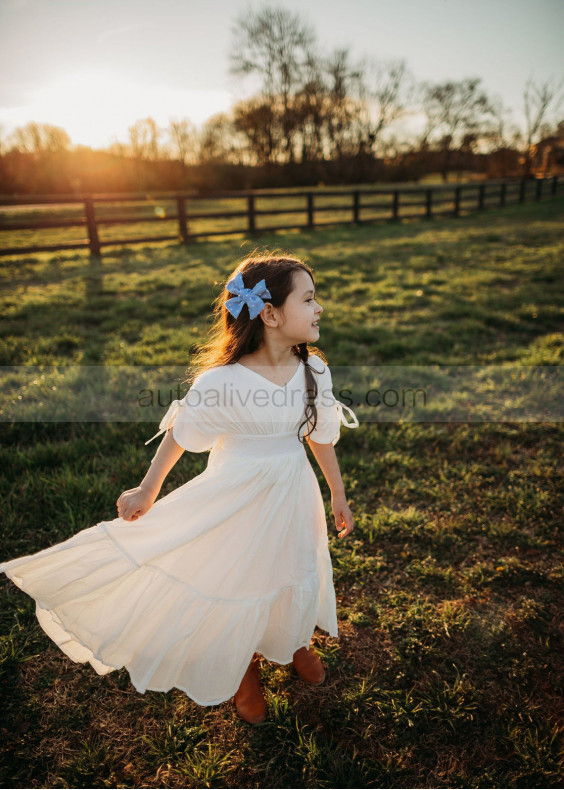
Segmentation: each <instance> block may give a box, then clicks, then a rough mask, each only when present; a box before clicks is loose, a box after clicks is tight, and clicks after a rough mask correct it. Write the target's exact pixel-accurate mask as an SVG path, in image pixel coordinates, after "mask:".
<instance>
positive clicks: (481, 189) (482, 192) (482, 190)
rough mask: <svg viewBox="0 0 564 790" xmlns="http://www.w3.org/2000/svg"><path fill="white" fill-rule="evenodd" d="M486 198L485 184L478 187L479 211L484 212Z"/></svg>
mask: <svg viewBox="0 0 564 790" xmlns="http://www.w3.org/2000/svg"><path fill="white" fill-rule="evenodd" d="M485 196H486V186H485V184H480V186H479V187H478V211H482V210H483V208H484V198H485Z"/></svg>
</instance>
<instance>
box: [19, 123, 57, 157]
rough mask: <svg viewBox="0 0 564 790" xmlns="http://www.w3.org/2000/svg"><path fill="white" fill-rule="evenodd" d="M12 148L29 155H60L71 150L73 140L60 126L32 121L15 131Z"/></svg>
mask: <svg viewBox="0 0 564 790" xmlns="http://www.w3.org/2000/svg"><path fill="white" fill-rule="evenodd" d="M10 143H11V147H12V148H14V149H16V150H17V151H21V152H22V153H28V154H44V153H52V154H56V153H60V152H61V151H67V150H68V149H69V148H70V145H71V140H70V137H69V136H68V134H67V133H66V132H65V130H64V129H62V128H61V127H60V126H52V125H51V124H48V123H35V122H34V121H31V122H30V123H28V124H26V125H25V126H20V127H18V128H17V129H15V130H14V132H13V133H12V135H11V136H10Z"/></svg>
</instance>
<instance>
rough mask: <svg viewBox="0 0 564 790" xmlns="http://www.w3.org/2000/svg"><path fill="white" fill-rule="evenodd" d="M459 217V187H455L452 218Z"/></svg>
mask: <svg viewBox="0 0 564 790" xmlns="http://www.w3.org/2000/svg"><path fill="white" fill-rule="evenodd" d="M459 215H460V187H456V188H455V190H454V216H455V217H458V216H459Z"/></svg>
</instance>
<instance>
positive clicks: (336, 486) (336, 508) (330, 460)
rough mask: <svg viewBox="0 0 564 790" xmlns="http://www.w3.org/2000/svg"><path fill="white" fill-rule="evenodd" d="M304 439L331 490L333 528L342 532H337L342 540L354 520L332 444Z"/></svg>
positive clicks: (350, 529) (349, 531)
mask: <svg viewBox="0 0 564 790" xmlns="http://www.w3.org/2000/svg"><path fill="white" fill-rule="evenodd" d="M306 439H307V442H308V444H309V446H310V447H311V450H312V452H313V454H314V456H315V459H316V461H317V463H318V464H319V466H320V469H321V471H322V472H323V475H324V477H325V479H326V480H327V483H328V485H329V488H330V489H331V507H332V509H333V515H334V517H335V526H336V527H337V529H341V530H342V531H341V532H339V537H340V538H344V537H346V536H347V535H348V534H349V533H351V532H352V531H353V527H354V519H353V516H352V513H351V510H350V508H349V505H348V503H347V497H346V494H345V486H344V484H343V479H342V477H341V470H340V469H339V462H338V461H337V455H336V453H335V448H334V446H333V445H332V444H317V443H316V442H313V441H312V440H311V439H309V438H308V437H307V436H306Z"/></svg>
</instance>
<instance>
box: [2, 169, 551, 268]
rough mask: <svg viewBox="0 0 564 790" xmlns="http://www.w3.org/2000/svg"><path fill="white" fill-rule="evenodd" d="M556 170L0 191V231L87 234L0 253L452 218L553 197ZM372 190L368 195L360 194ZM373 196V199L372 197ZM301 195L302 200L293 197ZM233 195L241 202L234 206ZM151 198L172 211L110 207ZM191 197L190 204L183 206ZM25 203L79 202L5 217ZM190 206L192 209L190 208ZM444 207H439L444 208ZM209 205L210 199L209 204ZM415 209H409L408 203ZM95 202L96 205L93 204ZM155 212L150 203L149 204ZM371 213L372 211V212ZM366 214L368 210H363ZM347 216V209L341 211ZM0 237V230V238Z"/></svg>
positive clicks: (7, 248)
mask: <svg viewBox="0 0 564 790" xmlns="http://www.w3.org/2000/svg"><path fill="white" fill-rule="evenodd" d="M563 182H564V179H562V177H560V178H559V177H558V176H553V177H551V178H544V179H532V180H526V179H523V180H520V181H519V180H506V181H487V182H484V181H482V182H478V183H469V184H458V185H439V186H429V187H424V186H417V185H414V186H404V187H398V188H390V187H372V188H367V189H364V188H362V189H353V190H350V189H349V190H336V189H335V190H325V189H323V190H317V191H313V190H302V191H287V192H280V191H278V192H268V191H265V192H258V191H253V192H216V193H214V194H213V195H208V196H206V197H202V196H196V195H192V194H189V193H178V192H173V193H170V192H158V193H152V194H150V195H146V194H141V193H136V192H129V193H120V194H96V195H77V194H75V195H37V196H25V197H21V196H0V232H10V231H12V232H17V231H28V230H32V231H41V230H53V229H61V228H84V229H85V230H86V231H87V234H88V238H87V239H86V238H82V239H78V240H75V241H57V242H56V243H53V244H33V245H30V246H0V255H18V254H24V253H33V252H51V251H56V250H69V249H89V250H90V253H91V254H92V255H97V256H99V255H101V249H102V247H104V246H116V245H117V246H121V245H129V244H139V243H147V242H160V241H179V242H181V243H183V244H189V243H190V242H192V241H195V240H197V239H201V238H210V237H213V236H225V235H237V234H241V233H242V234H250V235H254V234H256V233H260V232H269V231H274V230H293V229H311V228H315V227H326V226H329V225H346V224H355V225H360V224H363V223H373V222H390V221H392V222H397V221H401V220H403V219H432V218H433V217H437V216H452V217H458V216H460V215H461V213H462V212H464V213H467V212H470V211H483V210H485V209H488V208H494V207H495V208H498V207H503V206H506V205H509V204H511V203H513V204H515V203H525V202H528V201H530V200H542V199H543V198H548V197H555V196H556V195H558V194H560V193H561V192H562V191H563ZM375 196H376V202H367V199H370V198H371V197H372V198H374V197H375ZM334 197H338V198H341V200H342V201H343V200H344V201H345V202H341V203H338V204H331V205H322V204H321V203H322V201H324V200H325V199H326V198H334ZM378 198H379V199H378ZM273 200H274V201H278V205H280V203H281V202H282V201H284V200H291V201H292V205H288V206H286V207H281V208H280V207H268V208H258V207H257V202H258V201H260V202H261V203H263V202H265V201H266V202H268V201H273ZM302 200H304V201H305V202H304V203H303V204H299V202H300V201H302ZM225 201H227V202H229V203H230V204H232V205H233V206H234V207H236V210H234V211H227V210H225V211H218V210H213V211H207V212H206V211H201V210H198V207H199V206H201V204H203V205H209V204H211V205H212V207H214V206H213V204H214V203H215V204H218V203H219V204H221V203H222V202H225ZM238 201H243V205H244V207H243V208H242V209H239V207H238ZM155 202H160V203H166V202H169V203H172V204H173V205H174V207H175V213H168V212H166V211H164V210H162V209H161V210H160V212H159V213H156V214H154V215H148V214H146V213H144V214H142V215H140V214H135V213H121V214H120V213H118V214H115V213H112V212H115V211H116V210H117V209H116V204H117V206H118V208H119V204H122V203H134V204H141V207H142V208H145V209H146V207H147V206H149V208H150V207H152V206H154V204H155ZM190 204H191V205H190ZM25 206H27V207H28V208H29V210H32V209H33V208H37V207H41V206H58V207H65V206H82V207H83V214H82V216H72V217H71V218H64V217H61V218H47V219H35V220H34V221H28V222H25V221H22V220H20V219H18V220H16V221H10V219H9V217H8V216H7V215H8V212H9V209H10V208H12V209H15V210H16V212H17V207H25ZM192 207H194V211H192V210H191V208H192ZM445 207H446V208H445ZM215 208H216V209H217V205H216V206H215ZM414 208H416V209H419V211H416V212H413V211H412V209H414ZM97 209H99V210H97ZM155 211H156V208H155ZM374 212H380V213H378V214H377V216H374ZM370 213H372V215H373V216H368V215H369V214H370ZM324 214H326V215H327V216H328V217H329V219H328V221H324V222H319V221H316V215H317V216H320V215H321V216H322V215H324ZM280 215H283V216H292V215H302V216H303V218H304V219H305V220H306V221H305V223H304V222H303V221H302V222H300V223H297V222H296V223H290V224H288V223H286V224H281V225H267V226H264V225H263V226H259V220H260V219H261V218H266V217H276V216H280ZM342 215H348V216H342ZM241 217H244V218H245V227H242V228H241V227H234V228H233V227H230V228H227V229H226V228H222V227H220V225H221V222H220V223H218V224H216V226H215V227H212V228H210V229H206V230H194V224H195V225H196V227H198V222H200V223H203V222H205V221H210V220H220V221H225V220H228V221H229V220H232V219H234V218H236V219H238V218H241ZM171 222H175V223H176V227H175V232H174V233H172V232H169V233H161V234H159V235H143V236H132V237H131V238H127V237H124V238H106V239H103V238H101V237H100V228H101V227H102V226H112V225H132V224H135V223H142V224H145V223H161V224H163V223H171ZM0 238H1V237H0Z"/></svg>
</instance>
